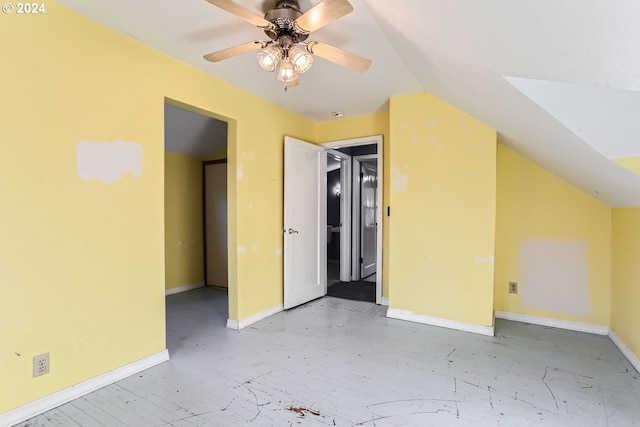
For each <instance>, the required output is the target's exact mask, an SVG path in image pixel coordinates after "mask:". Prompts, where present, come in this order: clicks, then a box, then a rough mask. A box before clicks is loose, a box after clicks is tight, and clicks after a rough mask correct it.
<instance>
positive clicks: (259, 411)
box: [240, 384, 262, 423]
mask: <svg viewBox="0 0 640 427" xmlns="http://www.w3.org/2000/svg"><path fill="white" fill-rule="evenodd" d="M240 385H242V386H243V387H244V388H246V389H247V390H249V393H251V394H253V398H254V399H255V400H256V415H255V416H254V417H253V418H252V419H251V421H249V422H251V423H252V422H254V421H255V420H256V418H258V416H259V415H260V413H261V412H262V409H260V406H261V405H260V404H259V403H258V396H256V394H255V393H254V392H253V390H251V388H250V387H249V386H247V385H246V384H240Z"/></svg>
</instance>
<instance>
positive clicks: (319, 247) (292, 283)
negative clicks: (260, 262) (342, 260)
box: [284, 136, 327, 308]
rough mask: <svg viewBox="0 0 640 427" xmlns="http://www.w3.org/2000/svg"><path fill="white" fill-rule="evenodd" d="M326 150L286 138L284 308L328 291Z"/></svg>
mask: <svg viewBox="0 0 640 427" xmlns="http://www.w3.org/2000/svg"><path fill="white" fill-rule="evenodd" d="M326 169H327V161H326V157H325V150H324V148H323V147H320V146H318V145H314V144H310V143H308V142H304V141H300V140H298V139H295V138H291V137H288V136H287V137H285V139H284V308H291V307H295V306H298V305H300V304H304V303H305V302H308V301H311V300H313V299H316V298H319V297H321V296H323V295H325V294H326V293H327V243H326V242H327V225H326V222H327V219H326V216H327V207H326V203H327V201H326V197H327V172H326Z"/></svg>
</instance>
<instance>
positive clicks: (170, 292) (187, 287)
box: [164, 282, 204, 296]
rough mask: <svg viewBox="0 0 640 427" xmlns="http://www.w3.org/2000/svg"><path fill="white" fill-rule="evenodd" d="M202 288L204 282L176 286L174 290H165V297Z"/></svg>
mask: <svg viewBox="0 0 640 427" xmlns="http://www.w3.org/2000/svg"><path fill="white" fill-rule="evenodd" d="M198 288H204V282H196V283H191V284H190V285H184V286H178V287H176V288H169V289H165V291H164V294H165V296H169V295H174V294H179V293H181V292H187V291H192V290H194V289H198Z"/></svg>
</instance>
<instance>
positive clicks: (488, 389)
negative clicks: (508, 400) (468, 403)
mask: <svg viewBox="0 0 640 427" xmlns="http://www.w3.org/2000/svg"><path fill="white" fill-rule="evenodd" d="M487 391H489V404H490V405H491V410H492V411H493V395H492V394H491V386H490V385H488V386H487Z"/></svg>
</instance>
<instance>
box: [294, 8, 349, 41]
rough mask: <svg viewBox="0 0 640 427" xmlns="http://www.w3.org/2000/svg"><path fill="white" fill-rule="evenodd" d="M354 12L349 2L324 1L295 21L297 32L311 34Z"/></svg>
mask: <svg viewBox="0 0 640 427" xmlns="http://www.w3.org/2000/svg"><path fill="white" fill-rule="evenodd" d="M352 11H353V6H351V3H349V2H348V1H347V0H324V1H322V2H320V3H318V4H317V5H315V6H313V7H312V8H311V9H309V10H308V11H307V12H305V13H304V15H302V16H301V17H299V18H298V19H296V20H295V26H296V29H297V30H301V31H302V32H305V33H311V32H313V31H316V30H319V29H320V28H322V27H324V26H325V25H327V24H328V23H330V22H332V21H335V20H336V19H338V18H340V17H342V16H344V15H347V14H349V13H351V12H352Z"/></svg>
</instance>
